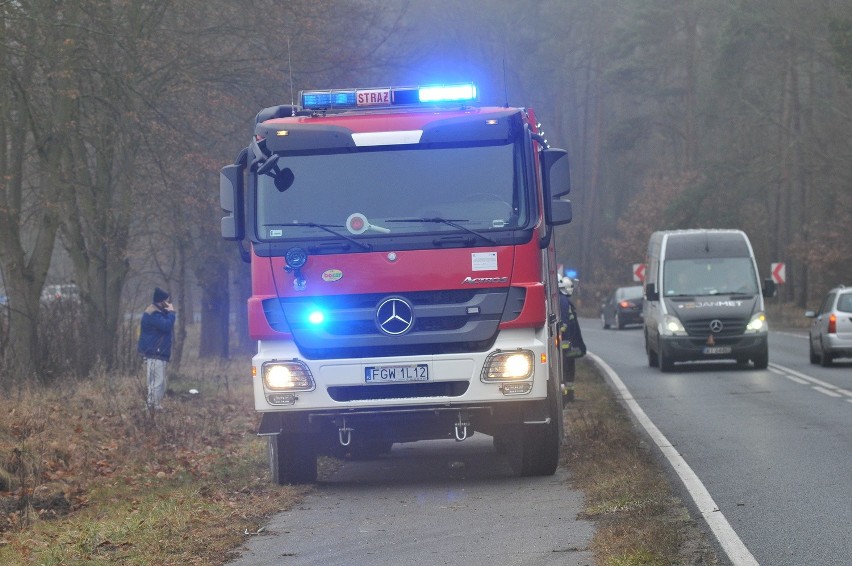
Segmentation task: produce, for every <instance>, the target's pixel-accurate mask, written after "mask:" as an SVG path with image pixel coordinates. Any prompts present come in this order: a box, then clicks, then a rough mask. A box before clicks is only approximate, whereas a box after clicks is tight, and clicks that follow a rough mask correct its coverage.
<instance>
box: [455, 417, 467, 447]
mask: <svg viewBox="0 0 852 566" xmlns="http://www.w3.org/2000/svg"><path fill="white" fill-rule="evenodd" d="M469 426H470V423H469V422H466V421H465V420H464V419H463V417H462V414H461V413H459V420H458V421H457V422H456V424H455V430H456V440H457V441H458V442H461V441H462V440H464V439H466V438H467V434H468V432H467V427H469Z"/></svg>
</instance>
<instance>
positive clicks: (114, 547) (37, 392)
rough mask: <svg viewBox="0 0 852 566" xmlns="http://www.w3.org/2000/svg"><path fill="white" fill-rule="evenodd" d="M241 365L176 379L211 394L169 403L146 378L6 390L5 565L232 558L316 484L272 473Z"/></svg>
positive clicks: (1, 549)
mask: <svg viewBox="0 0 852 566" xmlns="http://www.w3.org/2000/svg"><path fill="white" fill-rule="evenodd" d="M240 369H244V368H240ZM196 371H199V370H198V369H196ZM234 375H239V373H238V372H237V373H236V374H235V373H234V372H232V371H231V369H230V368H229V367H227V366H215V367H213V366H211V367H208V368H207V370H206V371H204V370H201V371H199V377H198V378H197V379H196V380H193V381H192V382H190V381H182V382H181V381H177V382H173V383H170V389H171V390H173V391H175V392H180V391H188V390H189V389H190V388H194V389H198V390H199V391H200V393H198V394H192V395H191V394H189V393H184V394H182V393H174V394H172V395H169V396H168V397H167V398H166V400H165V402H164V405H165V408H166V410H165V411H163V412H155V413H149V412H148V410H147V409H146V408H145V403H144V399H145V393H144V384H143V383H142V381H141V378H140V376H126V377H121V378H117V377H115V376H106V375H104V376H101V377H99V378H94V379H91V380H88V381H85V382H80V383H76V384H72V385H66V386H64V387H61V388H58V389H51V390H44V389H35V388H33V389H21V390H18V391H16V392H14V393H13V394H11V395H9V396H6V397H4V398H3V399H2V400H0V564H4V565H15V564H33V563H37V564H81V563H85V564H116V563H118V564H205V565H206V564H223V563H225V562H226V561H227V559H228V558H229V557H230V556H232V552H233V549H235V548H237V547H239V546H240V544H241V543H242V542H243V541H244V540H245V539H246V538H247V537H248V536H251V535H252V534H253V533H257V532H258V530H259V529H260V527H261V525H263V524H264V522H265V520H266V519H267V518H268V517H269V516H270V515H271V514H272V513H274V512H277V511H279V510H284V509H288V508H290V507H292V506H293V505H295V504H296V503H298V502H299V501H300V500H301V499H302V498H303V496H304V494H305V493H306V492H307V491H308V489H309V488H304V487H302V488H296V487H273V486H272V485H271V484H270V483H269V476H268V467H267V463H266V443H265V440H264V439H260V438H258V437H257V436H256V435H255V431H256V418H257V417H256V415H255V412H254V408H253V406H252V395H251V391H250V389H249V387H250V382H249V380H247V379H244V378H242V377H240V378H237V379H233V376H234Z"/></svg>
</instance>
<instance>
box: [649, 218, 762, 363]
mask: <svg viewBox="0 0 852 566" xmlns="http://www.w3.org/2000/svg"><path fill="white" fill-rule="evenodd" d="M645 261H646V266H645V302H644V306H643V315H644V320H645V351H646V352H647V354H648V365H649V366H651V367H658V366H659V368H660V369H661V370H662V371H664V372H665V371H671V370H672V369H673V367H674V363H675V362H684V361H696V360H717V359H733V360H736V361H737V362H738V363H740V364H746V363H748V361H749V360H750V361H751V362H752V363H753V364H754V367H755V368H758V369H764V368H766V366H767V364H768V363H769V348H768V343H767V336H768V325H767V322H766V314H765V310H764V303H763V296H764V294H765V295H766V296H767V297H771V296H773V295H774V294H775V282H774V281H772V280H771V279H767V280H766V281H764V283H763V286H762V287H761V284H760V279H759V277H758V270H757V263H756V262H755V259H754V251H753V250H752V247H751V242H749V239H748V237H747V236H746V235H745V233H744V232H742V231H740V230H674V231H661V232H654V233H653V234H652V235H651V239H650V241H649V242H648V253H647V257H646V259H645Z"/></svg>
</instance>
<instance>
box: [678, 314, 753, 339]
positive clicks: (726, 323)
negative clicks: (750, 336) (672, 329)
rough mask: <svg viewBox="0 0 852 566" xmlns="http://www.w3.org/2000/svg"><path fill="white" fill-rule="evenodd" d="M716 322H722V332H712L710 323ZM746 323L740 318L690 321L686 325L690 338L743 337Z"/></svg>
mask: <svg viewBox="0 0 852 566" xmlns="http://www.w3.org/2000/svg"><path fill="white" fill-rule="evenodd" d="M714 320H718V321H721V323H722V330H721V332H715V333H714V332H713V331H711V330H710V323H711V322H712V321H714ZM745 327H746V323H745V321H743V320H742V319H740V318H702V319H698V320H690V321H688V322H685V323H684V328H685V329H686V333H687V334H689V335H690V336H708V335H710V334H714V335H715V336H742V335H743V334H744V333H745Z"/></svg>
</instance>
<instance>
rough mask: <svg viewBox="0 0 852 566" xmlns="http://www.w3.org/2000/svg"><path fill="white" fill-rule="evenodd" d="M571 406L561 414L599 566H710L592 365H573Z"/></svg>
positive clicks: (705, 547)
mask: <svg viewBox="0 0 852 566" xmlns="http://www.w3.org/2000/svg"><path fill="white" fill-rule="evenodd" d="M575 391H576V400H575V401H573V402H571V403H569V404H568V406H567V410H566V411H565V415H566V430H567V434H568V447H567V450H566V454H565V456H564V457H565V459H566V460H567V462H566V463H567V465H568V467H569V469H570V470H571V475H572V482H573V483H574V485H575V486H576V487H578V488H580V489H581V490H583V492H584V493H585V495H586V502H585V509H584V515H585V518H587V519H591V520H593V521H594V522H595V525H596V528H595V535H594V538H593V540H592V552H593V553H594V556H595V563H596V564H598V566H638V565H643V566H644V565H648V566H653V565H659V566H663V565H671V564H689V565H711V564H717V563H718V562H717V559H716V556H715V553H714V552H713V550H712V547H711V546H710V544H709V542H708V541H707V539H706V537H705V536H704V534H703V533H702V532H701V531H700V529H699V528H698V527H697V526H696V524H695V523H694V522H693V521H692V520H691V519H690V517H689V514H688V512H687V510H686V508H685V506H684V505H683V503H682V501H680V499H678V497H676V495H675V494H674V492H673V490H672V487H671V485H670V484H669V482H668V480H667V478H666V476H665V474H664V473H663V471H662V468H661V466H660V464H659V463H658V462H657V461H656V460H655V458H654V456H653V455H652V454H651V453H650V451H649V449H648V446H647V445H646V443H645V442H644V441H643V439H642V438H641V436H640V435H639V433H638V432H637V431H636V430H635V429H634V427H633V424H632V421H631V420H630V417H629V415H628V413H627V411H626V410H625V408H624V407H623V406H622V405H621V404H620V403H619V402H618V400H617V399H616V397H615V394H614V393H613V391H612V389H611V388H610V387H609V386H608V385H607V384H606V382H605V381H604V378H603V376H602V375H601V374H600V372H599V371H598V370H597V368H596V366H595V365H594V364H593V363H592V362H591V361H590V360H588V359H583V360H581V361H580V362H579V363H578V364H577V376H576V383H575Z"/></svg>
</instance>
